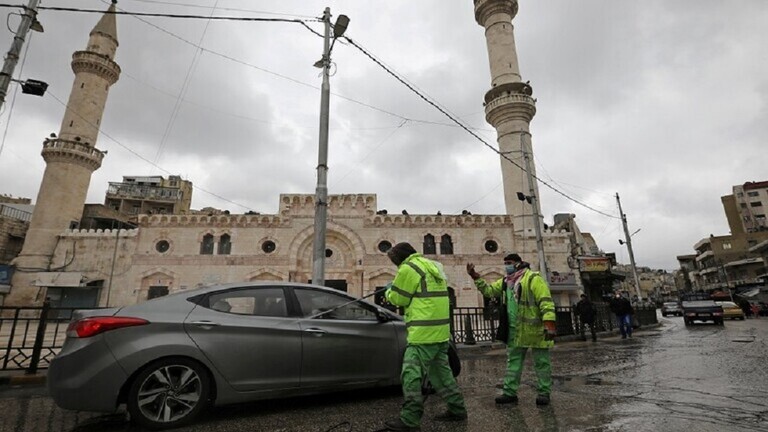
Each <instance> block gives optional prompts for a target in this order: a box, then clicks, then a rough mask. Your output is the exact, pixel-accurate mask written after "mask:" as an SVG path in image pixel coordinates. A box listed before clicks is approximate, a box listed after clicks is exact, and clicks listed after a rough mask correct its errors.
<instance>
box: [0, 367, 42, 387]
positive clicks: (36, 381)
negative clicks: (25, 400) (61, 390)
mask: <svg viewBox="0 0 768 432" xmlns="http://www.w3.org/2000/svg"><path fill="white" fill-rule="evenodd" d="M47 372H48V371H46V370H45V369H42V370H39V371H37V373H36V374H34V375H27V374H26V371H23V370H15V371H0V387H2V386H18V385H42V384H45V376H46V374H47Z"/></svg>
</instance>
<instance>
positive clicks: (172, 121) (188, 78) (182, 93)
mask: <svg viewBox="0 0 768 432" xmlns="http://www.w3.org/2000/svg"><path fill="white" fill-rule="evenodd" d="M218 5H219V0H216V3H215V4H214V5H213V9H211V16H213V14H214V13H215V12H216V6H218ZM210 24H211V20H208V21H206V23H205V27H204V28H203V33H202V34H201V35H200V41H199V42H198V43H197V45H202V43H203V40H204V39H205V35H206V34H207V33H208V28H209V27H210ZM200 54H202V50H200V49H199V48H198V49H196V50H195V54H194V55H193V56H192V63H190V64H189V68H188V69H187V73H186V75H185V76H184V82H183V83H182V85H181V91H180V92H179V95H178V96H177V97H176V102H175V103H174V105H173V110H172V111H171V118H170V119H168V124H167V125H166V126H165V131H164V132H163V137H162V138H161V139H160V145H159V146H158V147H157V154H155V163H159V162H160V155H161V154H162V153H163V149H164V148H165V145H166V143H167V142H168V138H169V137H170V135H171V130H172V129H173V125H174V124H175V123H176V119H177V118H178V117H179V112H180V111H181V101H182V100H183V99H184V96H186V94H187V91H189V82H190V81H191V79H192V74H193V73H194V71H195V69H196V67H197V64H198V62H199V60H200Z"/></svg>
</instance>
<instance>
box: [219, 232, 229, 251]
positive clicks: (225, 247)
mask: <svg viewBox="0 0 768 432" xmlns="http://www.w3.org/2000/svg"><path fill="white" fill-rule="evenodd" d="M231 251H232V240H231V237H230V236H229V234H223V235H222V236H221V238H219V255H229V253H230V252H231Z"/></svg>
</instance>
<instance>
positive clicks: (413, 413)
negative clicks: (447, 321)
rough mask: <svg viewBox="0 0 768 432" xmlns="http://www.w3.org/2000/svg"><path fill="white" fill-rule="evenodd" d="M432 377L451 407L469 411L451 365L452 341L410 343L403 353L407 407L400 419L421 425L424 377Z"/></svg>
mask: <svg viewBox="0 0 768 432" xmlns="http://www.w3.org/2000/svg"><path fill="white" fill-rule="evenodd" d="M425 376H426V377H427V378H429V382H431V383H432V387H434V388H435V391H436V392H437V394H438V395H439V396H440V397H441V398H442V399H443V400H444V401H445V402H446V403H447V404H448V411H450V412H452V413H454V414H466V412H467V408H466V407H465V406H464V397H462V396H461V392H460V391H459V387H458V386H457V385H456V379H454V378H453V373H452V372H451V367H450V366H449V365H448V342H443V343H436V344H428V345H408V347H407V348H406V349H405V355H404V356H403V371H402V374H401V375H400V379H401V381H402V383H403V397H404V399H405V400H404V401H403V408H402V410H400V420H402V421H403V423H405V424H407V425H408V426H411V427H418V426H419V424H420V423H421V415H422V414H424V396H422V394H421V387H422V382H423V381H424V377H425Z"/></svg>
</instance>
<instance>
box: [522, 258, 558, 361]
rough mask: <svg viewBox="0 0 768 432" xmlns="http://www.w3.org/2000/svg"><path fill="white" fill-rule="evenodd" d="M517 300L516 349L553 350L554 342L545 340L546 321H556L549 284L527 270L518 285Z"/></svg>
mask: <svg viewBox="0 0 768 432" xmlns="http://www.w3.org/2000/svg"><path fill="white" fill-rule="evenodd" d="M515 289H516V290H517V289H519V290H520V292H519V298H518V300H517V331H516V332H515V340H514V345H515V346H516V347H530V348H551V347H552V346H553V345H554V341H551V340H549V341H548V340H546V339H545V338H544V332H545V329H544V321H555V303H554V302H553V301H552V294H551V293H550V292H549V287H548V286H547V282H546V281H544V278H543V277H541V275H540V274H539V273H538V272H534V271H531V270H530V269H528V270H526V271H525V273H523V276H522V277H521V278H520V280H519V281H518V284H516V286H515Z"/></svg>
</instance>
